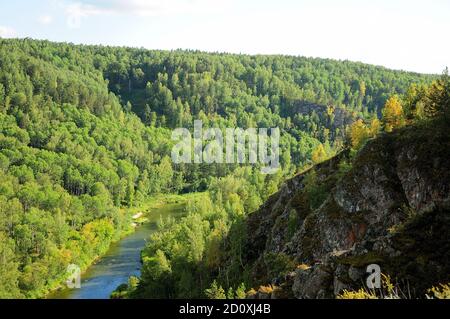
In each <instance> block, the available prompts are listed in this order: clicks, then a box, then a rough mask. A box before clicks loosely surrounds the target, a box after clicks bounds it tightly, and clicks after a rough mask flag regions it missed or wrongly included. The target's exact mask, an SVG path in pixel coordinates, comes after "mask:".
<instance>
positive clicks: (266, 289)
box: [258, 285, 275, 294]
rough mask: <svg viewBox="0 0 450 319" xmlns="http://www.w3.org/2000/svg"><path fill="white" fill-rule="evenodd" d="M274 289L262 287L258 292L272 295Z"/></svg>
mask: <svg viewBox="0 0 450 319" xmlns="http://www.w3.org/2000/svg"><path fill="white" fill-rule="evenodd" d="M274 289H275V287H274V286H272V285H268V286H260V287H259V289H258V291H259V292H261V293H263V294H271V293H272V292H273V290H274Z"/></svg>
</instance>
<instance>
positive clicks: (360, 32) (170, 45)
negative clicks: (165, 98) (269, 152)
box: [0, 0, 450, 73]
mask: <svg viewBox="0 0 450 319" xmlns="http://www.w3.org/2000/svg"><path fill="white" fill-rule="evenodd" d="M449 17H450V1H448V0H428V1H417V0H409V1H407V0H372V1H364V0H360V1H356V0H341V1H331V0H299V1H294V0H277V1H266V0H259V1H257V0H240V1H238V0H109V1H107V0H40V1H38V0H15V1H3V0H2V1H1V2H0V36H1V37H20V38H22V37H31V38H37V39H49V40H53V41H65V42H74V43H85V44H109V45H125V46H133V47H145V48H149V49H178V48H182V49H198V50H204V51H220V52H233V53H249V54H258V53H259V54H289V55H302V56H314V57H324V58H334V59H342V60H343V59H348V60H353V61H362V62H366V63H371V64H377V65H384V66H386V67H389V68H394V69H404V70H409V71H416V72H424V73H440V72H441V71H442V70H443V69H444V67H445V66H450V41H449V39H450V36H449V34H450V18H449Z"/></svg>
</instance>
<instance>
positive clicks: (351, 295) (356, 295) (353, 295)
mask: <svg viewBox="0 0 450 319" xmlns="http://www.w3.org/2000/svg"><path fill="white" fill-rule="evenodd" d="M337 299H378V297H377V296H376V295H375V294H374V293H373V292H368V291H366V290H364V289H362V288H361V289H359V290H358V291H348V290H344V291H343V293H342V294H340V295H339V296H337Z"/></svg>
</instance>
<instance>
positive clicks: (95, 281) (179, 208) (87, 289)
mask: <svg viewBox="0 0 450 319" xmlns="http://www.w3.org/2000/svg"><path fill="white" fill-rule="evenodd" d="M191 196H195V194H187V195H159V196H155V197H153V198H151V199H149V201H148V202H146V203H145V205H142V206H140V207H136V208H132V209H130V210H129V211H128V212H127V213H129V214H131V215H132V216H137V218H135V219H134V220H133V223H135V222H136V221H138V222H136V227H133V231H132V232H131V233H129V234H128V235H126V236H125V237H123V238H122V239H120V240H118V241H116V242H114V243H112V244H111V245H110V247H109V249H108V251H107V252H106V253H105V254H103V255H102V256H100V257H98V258H97V259H96V260H95V261H94V262H93V263H92V264H91V265H90V266H89V267H87V269H86V270H85V271H84V272H83V273H82V276H81V288H80V289H69V288H66V287H65V286H60V287H59V288H57V289H55V290H53V291H52V292H51V293H49V294H48V295H47V296H46V298H48V299H91V298H94V299H105V298H109V296H110V294H111V293H112V291H114V290H115V289H116V288H117V286H119V285H120V284H122V283H126V282H127V280H128V278H129V277H130V276H138V275H139V274H140V267H141V263H140V252H141V250H142V249H143V248H144V246H145V243H146V241H147V239H148V237H149V236H150V235H151V233H152V232H154V231H155V230H156V229H157V222H158V221H159V220H160V218H161V217H162V218H167V217H169V216H170V217H174V218H178V217H180V216H182V215H183V213H184V206H185V203H186V201H187V200H188V199H189V198H190V197H191Z"/></svg>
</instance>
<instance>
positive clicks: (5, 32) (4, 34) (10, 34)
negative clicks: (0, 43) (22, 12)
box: [0, 25, 16, 38]
mask: <svg viewBox="0 0 450 319" xmlns="http://www.w3.org/2000/svg"><path fill="white" fill-rule="evenodd" d="M15 36H16V30H14V29H13V28H10V27H6V26H1V25H0V38H14V37H15Z"/></svg>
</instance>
